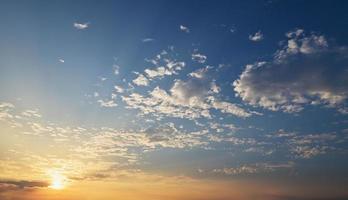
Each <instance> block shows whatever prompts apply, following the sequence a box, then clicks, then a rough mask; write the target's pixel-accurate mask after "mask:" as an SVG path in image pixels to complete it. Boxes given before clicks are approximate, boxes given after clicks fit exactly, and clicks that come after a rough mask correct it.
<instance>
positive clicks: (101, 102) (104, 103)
mask: <svg viewBox="0 0 348 200" xmlns="http://www.w3.org/2000/svg"><path fill="white" fill-rule="evenodd" d="M98 103H99V105H100V106H101V107H107V108H111V107H116V106H117V103H115V101H114V100H110V101H104V100H102V99H99V100H98Z"/></svg>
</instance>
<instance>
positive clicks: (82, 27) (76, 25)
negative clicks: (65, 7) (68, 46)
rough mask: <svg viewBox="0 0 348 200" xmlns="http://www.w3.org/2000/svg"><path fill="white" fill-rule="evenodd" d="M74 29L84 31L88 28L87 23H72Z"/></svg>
mask: <svg viewBox="0 0 348 200" xmlns="http://www.w3.org/2000/svg"><path fill="white" fill-rule="evenodd" d="M74 27H75V28H77V29H79V30H83V29H86V28H88V27H89V23H88V22H87V23H77V22H75V23H74Z"/></svg>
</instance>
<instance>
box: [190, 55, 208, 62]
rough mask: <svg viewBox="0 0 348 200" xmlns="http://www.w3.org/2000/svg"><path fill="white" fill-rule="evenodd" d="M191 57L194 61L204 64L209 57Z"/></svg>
mask: <svg viewBox="0 0 348 200" xmlns="http://www.w3.org/2000/svg"><path fill="white" fill-rule="evenodd" d="M191 57H192V60H194V61H196V62H199V63H202V64H203V63H205V61H206V60H207V56H205V55H203V54H200V53H193V54H192V55H191Z"/></svg>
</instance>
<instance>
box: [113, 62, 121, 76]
mask: <svg viewBox="0 0 348 200" xmlns="http://www.w3.org/2000/svg"><path fill="white" fill-rule="evenodd" d="M112 69H113V70H114V74H115V75H119V74H120V66H119V65H116V64H113V65H112Z"/></svg>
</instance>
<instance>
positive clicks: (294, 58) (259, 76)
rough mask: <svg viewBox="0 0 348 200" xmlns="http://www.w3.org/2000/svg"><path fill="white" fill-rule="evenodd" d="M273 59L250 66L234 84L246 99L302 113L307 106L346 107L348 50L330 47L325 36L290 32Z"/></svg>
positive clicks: (256, 104)
mask: <svg viewBox="0 0 348 200" xmlns="http://www.w3.org/2000/svg"><path fill="white" fill-rule="evenodd" d="M287 35H288V36H289V37H290V38H289V40H288V43H287V44H286V46H284V47H283V48H282V49H281V50H279V51H277V52H276V54H275V57H274V59H273V60H272V61H270V62H259V63H256V64H252V65H247V66H246V68H245V70H244V71H243V73H242V74H241V75H240V77H239V79H238V80H236V81H234V83H233V86H234V90H235V91H236V93H237V95H238V96H240V97H241V98H242V100H243V101H245V102H247V103H249V104H251V105H254V106H261V107H264V108H267V109H270V110H274V111H276V110H282V111H284V112H290V113H291V112H299V111H301V110H302V109H303V106H304V105H308V104H312V105H317V104H324V105H327V106H331V107H337V108H339V109H344V102H345V100H346V99H347V98H348V78H347V77H348V50H347V48H346V47H337V46H332V47H329V45H328V42H327V40H326V39H325V37H324V36H318V35H314V34H311V35H309V36H308V37H305V36H304V34H303V32H302V31H298V30H297V31H295V32H291V33H288V34H287Z"/></svg>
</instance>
